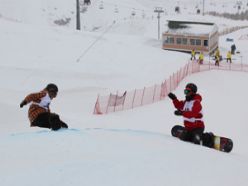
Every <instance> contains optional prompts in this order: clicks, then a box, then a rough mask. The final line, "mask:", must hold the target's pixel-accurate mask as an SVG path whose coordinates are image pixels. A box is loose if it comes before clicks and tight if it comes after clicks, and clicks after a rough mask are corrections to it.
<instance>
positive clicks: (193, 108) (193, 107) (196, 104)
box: [168, 83, 205, 144]
mask: <svg viewBox="0 0 248 186" xmlns="http://www.w3.org/2000/svg"><path fill="white" fill-rule="evenodd" d="M184 94H185V100H182V101H179V100H178V99H177V97H176V95H175V94H173V93H169V94H168V97H169V98H170V99H171V100H172V101H173V104H174V106H175V108H176V109H177V110H176V111H175V112H174V114H175V115H177V116H182V117H183V119H184V130H183V132H182V134H181V135H180V136H179V138H180V139H181V140H184V141H191V142H193V143H195V144H200V142H201V139H202V135H203V132H204V128H205V125H204V122H203V113H202V105H201V100H202V97H201V95H200V94H197V86H196V85H195V84H193V83H189V84H187V85H186V87H185V89H184Z"/></svg>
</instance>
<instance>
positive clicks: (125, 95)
mask: <svg viewBox="0 0 248 186" xmlns="http://www.w3.org/2000/svg"><path fill="white" fill-rule="evenodd" d="M126 96H127V93H126V95H125V97H124V101H123V104H122V110H124V105H125V101H126Z"/></svg>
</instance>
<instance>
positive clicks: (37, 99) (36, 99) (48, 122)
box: [20, 83, 68, 130]
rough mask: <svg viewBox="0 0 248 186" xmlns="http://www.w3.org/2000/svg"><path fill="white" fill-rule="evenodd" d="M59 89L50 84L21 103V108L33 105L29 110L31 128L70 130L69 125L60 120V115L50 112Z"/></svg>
mask: <svg viewBox="0 0 248 186" xmlns="http://www.w3.org/2000/svg"><path fill="white" fill-rule="evenodd" d="M57 93H58V87H57V86H56V85H55V84H52V83H50V84H48V85H47V86H46V87H45V89H43V90H42V91H40V92H37V93H32V94H29V95H27V96H26V97H25V99H24V100H23V101H22V102H21V103H20V107H21V108H22V107H23V106H25V105H27V104H28V103H31V105H30V107H29V110H28V117H29V120H30V125H31V127H42V128H49V129H52V130H58V129H60V128H68V126H67V124H66V123H64V122H63V121H61V120H60V118H59V115H57V114H55V113H51V112H50V108H49V105H50V103H51V101H52V99H53V98H55V97H56V96H57Z"/></svg>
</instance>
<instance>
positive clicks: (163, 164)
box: [0, 0, 248, 186]
mask: <svg viewBox="0 0 248 186" xmlns="http://www.w3.org/2000/svg"><path fill="white" fill-rule="evenodd" d="M210 2H212V3H214V1H209V3H210ZM219 2H227V1H224V0H223V1H222V0H221V1H219ZM177 3H178V4H183V7H185V8H184V9H183V10H185V11H182V15H175V13H174V11H173V10H174V8H172V9H171V10H170V11H168V10H167V9H168V8H167V7H174V6H175V5H177ZM193 3H196V1H193V0H192V1H189V0H187V1H186V0H185V1H180V2H174V1H162V0H161V1H160V0H157V1H151V0H143V1H141V0H136V1H131V0H118V1H117V0H116V1H114V0H105V1H104V2H103V5H104V9H99V4H101V1H92V5H91V6H90V7H88V9H87V11H86V12H85V13H83V14H82V15H81V18H82V25H83V27H82V28H83V30H82V31H75V30H74V28H75V19H74V18H73V17H74V16H75V10H74V7H75V2H74V1H73V3H71V1H69V0H63V1H61V0H60V1H57V0H56V1H55V0H53V1H51V0H41V1H38V0H37V1H35V2H34V1H31V0H23V1H17V0H0V4H1V6H0V14H1V17H0V28H1V29H0V40H1V42H0V51H1V55H0V59H1V60H0V76H1V78H0V84H1V87H0V96H1V98H2V99H1V100H0V113H1V122H0V147H1V148H0V154H1V158H0V164H1V166H0V167H1V168H0V183H1V185H3V186H17V185H18V186H19V185H27V186H29V185H30V186H31V185H39V186H43V185H49V186H55V185H61V186H69V185H89V186H91V185H92V186H98V185H99V186H100V185H101V186H105V185H106V186H107V185H108V186H116V185H118V186H119V185H123V186H126V185H130V186H132V185H133V186H139V185H140V186H141V185H142V186H150V185H154V186H164V185H170V186H179V185H180V186H181V185H182V184H183V185H187V186H194V185H203V186H205V185H206V186H209V185H211V186H217V185H218V186H219V185H227V186H233V185H237V186H245V185H246V184H247V183H248V179H247V176H246V171H247V169H248V149H247V148H246V142H247V140H248V137H247V135H246V131H247V128H248V127H247V125H246V123H247V121H248V119H247V117H246V112H247V109H246V97H247V94H248V88H247V86H246V84H247V78H248V74H247V73H243V72H224V71H210V72H204V73H199V74H194V75H192V76H190V77H188V78H186V79H185V80H183V82H182V83H181V84H180V86H179V88H178V89H177V90H176V91H175V93H176V94H177V96H178V97H179V98H183V88H184V86H185V85H186V83H188V82H195V83H196V84H197V85H198V87H199V92H200V93H201V94H202V96H203V102H202V104H203V107H204V119H205V122H206V131H213V132H214V133H216V134H219V135H224V136H228V137H230V138H232V139H233V140H234V149H233V151H232V153H230V154H225V153H222V152H218V151H215V150H213V149H208V148H205V147H201V146H196V145H192V144H189V143H184V142H181V141H179V140H177V139H174V138H172V137H171V136H170V129H171V127H172V126H173V125H175V124H180V123H182V118H180V117H176V116H174V115H173V111H174V108H173V106H172V104H171V102H170V100H168V99H165V100H164V101H161V102H159V103H156V104H152V105H148V106H145V107H141V108H136V109H133V110H128V111H123V112H117V113H112V114H109V115H103V116H96V115H93V114H92V112H93V106H94V103H95V100H96V97H97V94H98V93H100V94H108V93H109V92H111V91H112V92H113V91H116V90H133V89H135V88H142V87H143V86H148V85H153V84H155V83H160V82H162V81H163V80H164V79H166V78H168V77H169V76H170V75H171V74H172V73H173V72H175V71H176V70H178V69H179V68H180V67H182V66H183V65H185V64H186V63H187V62H188V60H189V54H184V53H177V52H171V51H165V50H161V41H158V40H157V19H156V14H154V13H153V9H154V7H155V6H162V7H166V10H167V13H168V14H167V15H163V16H162V17H161V22H162V23H163V24H162V25H163V29H166V26H165V23H166V20H167V19H170V18H184V19H192V20H208V21H214V22H216V23H217V24H218V26H219V27H220V29H224V28H227V27H232V26H236V25H248V23H247V22H244V21H242V22H241V21H237V22H235V21H229V20H223V19H220V18H214V17H208V16H204V17H203V16H200V15H198V16H197V15H195V13H194V10H193V9H194V8H193V7H192V4H193ZM206 3H207V1H206ZM229 4H231V1H228V3H227V4H226V5H229ZM218 6H219V5H218ZM220 6H221V3H220ZM116 7H118V11H119V12H118V13H115V8H116ZM206 7H208V8H212V7H211V6H210V4H209V6H206ZM134 9H135V10H134ZM10 10H12V11H10ZM186 10H187V11H186ZM229 10H230V11H229ZM132 11H135V13H136V15H135V16H132V15H131V13H132ZM228 11H229V12H231V11H234V10H233V8H231V6H230V9H228ZM144 12H145V17H144V14H143V13H144ZM68 17H70V18H71V22H70V23H69V24H68V25H65V26H58V25H56V24H54V21H55V20H59V19H64V18H68ZM103 33H105V34H103ZM247 33H248V29H244V30H240V31H237V32H235V33H231V34H229V35H227V36H223V37H221V38H220V49H221V51H222V52H223V53H225V51H227V50H228V49H229V48H230V44H231V43H229V42H226V38H227V37H228V38H234V41H235V44H236V46H237V49H238V50H239V51H241V54H240V55H236V56H235V58H236V60H235V61H234V62H235V63H240V62H241V61H242V63H248V55H247V53H248V49H247V47H246V45H247V40H239V39H238V38H240V36H242V35H245V34H247ZM96 41H97V42H96ZM206 58H207V57H206ZM241 59H242V60H241ZM50 82H54V83H56V84H57V85H58V86H59V94H58V97H57V98H56V99H55V100H54V101H53V102H52V104H51V110H52V111H53V112H56V113H59V114H60V115H61V118H62V119H63V120H64V121H66V122H67V123H68V125H69V126H70V129H69V130H62V131H58V132H51V131H50V130H46V129H41V128H30V127H29V121H28V119H27V110H28V107H24V108H23V109H20V108H19V103H20V101H21V100H22V99H23V98H24V97H25V96H26V95H27V94H28V93H31V92H35V91H39V90H41V89H43V88H44V87H45V86H46V84H47V83H50Z"/></svg>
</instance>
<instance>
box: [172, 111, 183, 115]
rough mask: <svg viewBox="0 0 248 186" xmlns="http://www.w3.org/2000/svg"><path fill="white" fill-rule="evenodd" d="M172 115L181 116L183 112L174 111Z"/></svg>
mask: <svg viewBox="0 0 248 186" xmlns="http://www.w3.org/2000/svg"><path fill="white" fill-rule="evenodd" d="M174 114H175V115H176V116H182V115H183V111H181V110H175V112H174Z"/></svg>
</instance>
